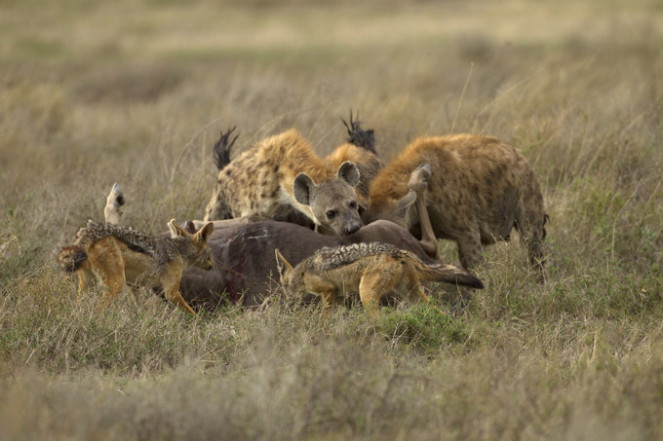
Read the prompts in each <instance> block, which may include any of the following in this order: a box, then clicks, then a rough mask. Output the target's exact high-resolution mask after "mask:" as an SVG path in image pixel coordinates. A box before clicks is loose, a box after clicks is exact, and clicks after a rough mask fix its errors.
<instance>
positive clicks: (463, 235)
mask: <svg viewBox="0 0 663 441" xmlns="http://www.w3.org/2000/svg"><path fill="white" fill-rule="evenodd" d="M455 239H456V244H457V245H458V259H459V260H460V264H461V266H462V267H463V268H465V269H466V270H468V271H471V270H473V269H474V268H476V267H477V266H479V264H480V263H481V260H482V258H481V234H480V233H479V228H478V227H475V228H471V229H468V230H466V231H462V232H457V233H456V234H455Z"/></svg>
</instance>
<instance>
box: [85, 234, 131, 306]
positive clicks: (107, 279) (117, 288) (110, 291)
mask: <svg viewBox="0 0 663 441" xmlns="http://www.w3.org/2000/svg"><path fill="white" fill-rule="evenodd" d="M87 254H88V260H89V263H90V267H91V268H95V269H96V272H97V274H98V275H99V277H100V278H101V280H102V281H103V283H104V284H105V285H106V287H107V290H106V291H105V292H104V294H103V295H102V297H101V303H100V305H99V309H101V310H104V309H106V308H107V307H108V306H109V305H110V304H111V302H112V301H113V299H115V297H117V295H118V294H119V293H120V292H122V290H123V289H124V286H125V285H126V277H125V274H124V259H123V258H122V252H121V251H120V249H119V248H118V246H117V244H116V243H115V238H114V237H112V236H108V237H105V238H103V239H101V240H99V241H98V242H97V243H95V244H94V245H93V246H92V247H91V248H90V249H89V250H88V253H87ZM80 282H81V281H80V279H79V283H80ZM84 283H85V282H84Z"/></svg>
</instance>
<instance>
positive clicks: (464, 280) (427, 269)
mask: <svg viewBox="0 0 663 441" xmlns="http://www.w3.org/2000/svg"><path fill="white" fill-rule="evenodd" d="M417 270H419V273H420V274H421V278H422V279H424V280H428V281H429V282H447V283H453V284H456V285H463V286H469V287H471V288H477V289H482V288H483V282H482V281H481V280H479V279H478V278H477V277H475V276H473V275H472V274H470V273H469V272H468V271H466V270H464V269H462V268H459V267H457V266H454V265H448V264H446V263H432V264H427V263H424V262H421V263H420V264H418V265H417Z"/></svg>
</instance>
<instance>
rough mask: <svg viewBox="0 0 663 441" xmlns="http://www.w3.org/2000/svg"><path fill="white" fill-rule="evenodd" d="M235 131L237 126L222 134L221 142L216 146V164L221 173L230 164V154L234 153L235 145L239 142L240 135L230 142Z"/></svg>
mask: <svg viewBox="0 0 663 441" xmlns="http://www.w3.org/2000/svg"><path fill="white" fill-rule="evenodd" d="M234 131H235V126H233V127H232V128H230V129H228V131H227V132H225V133H224V132H221V137H220V138H219V140H218V141H217V142H216V144H214V150H213V154H214V163H215V164H216V168H217V169H218V170H219V171H221V170H223V168H224V167H225V166H226V165H228V164H230V152H231V151H232V147H233V145H234V144H235V141H237V137H238V136H239V135H235V137H234V138H233V139H232V140H230V137H231V136H232V133H233V132H234Z"/></svg>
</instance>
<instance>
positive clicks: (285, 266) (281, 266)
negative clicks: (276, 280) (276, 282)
mask: <svg viewBox="0 0 663 441" xmlns="http://www.w3.org/2000/svg"><path fill="white" fill-rule="evenodd" d="M274 254H275V255H276V267H277V268H278V270H279V276H280V277H281V280H283V278H284V277H285V275H286V274H287V273H288V272H289V271H290V270H292V265H290V262H288V261H287V260H286V259H285V257H283V254H281V252H280V251H279V249H278V248H275V249H274Z"/></svg>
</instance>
